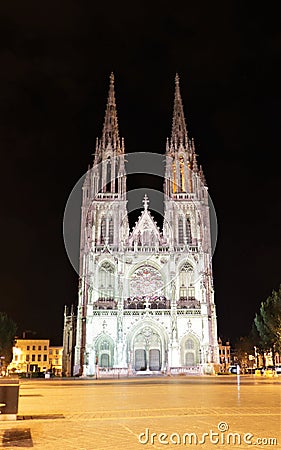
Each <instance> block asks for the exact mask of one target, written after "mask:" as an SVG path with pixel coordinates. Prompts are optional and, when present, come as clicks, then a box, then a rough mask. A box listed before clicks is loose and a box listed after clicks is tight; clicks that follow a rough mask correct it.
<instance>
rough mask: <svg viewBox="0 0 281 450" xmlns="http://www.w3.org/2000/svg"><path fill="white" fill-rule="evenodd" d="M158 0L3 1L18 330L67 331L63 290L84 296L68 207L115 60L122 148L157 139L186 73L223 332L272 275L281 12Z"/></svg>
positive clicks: (246, 320)
mask: <svg viewBox="0 0 281 450" xmlns="http://www.w3.org/2000/svg"><path fill="white" fill-rule="evenodd" d="M160 5H161V7H160V6H158V7H156V6H153V2H134V3H133V4H132V5H131V7H130V8H125V7H122V6H120V2H115V3H113V4H112V3H111V2H100V5H98V4H97V2H93V1H83V2H78V1H74V0H68V1H63V0H62V1H60V2H43V3H42V2H35V1H29V2H23V1H22V0H19V1H13V2H8V1H7V2H1V6H0V8H1V11H0V33H1V38H0V45H1V71H0V80H1V81H0V96H1V99H0V111H1V112H0V140H1V147H0V148H1V236H2V239H1V271H0V283H1V284H0V285H1V297H0V311H6V312H7V313H8V314H9V315H10V316H11V317H12V318H13V319H14V320H15V321H16V322H17V324H18V335H19V336H20V335H21V332H22V330H32V331H34V332H36V334H34V337H37V338H40V337H44V338H50V339H51V342H52V344H62V327H63V309H64V305H65V304H68V305H70V304H72V303H75V304H76V303H77V285H78V277H77V274H76V273H75V271H74V270H73V268H72V266H71V264H70V262H69V260H68V258H67V255H66V252H65V249H64V243H63V235H62V221H63V214H64V208H65V204H66V201H67V199H68V196H69V194H70V192H71V190H72V188H73V186H74V185H75V183H76V182H77V180H78V179H79V178H80V177H81V176H82V175H83V174H84V173H85V171H86V170H87V167H88V164H91V163H92V159H93V156H92V154H93V152H94V147H95V139H96V137H97V136H99V137H100V136H101V132H102V125H103V118H104V111H105V105H106V99H107V92H108V85H109V74H110V72H111V71H113V72H114V74H115V88H116V100H117V108H118V119H119V131H120V135H121V136H123V137H124V138H125V148H126V151H127V152H133V151H153V152H156V153H164V152H165V143H166V137H167V136H170V133H171V125H172V110H173V99H174V77H175V73H176V72H178V73H179V76H180V86H181V94H182V98H183V103H184V110H185V116H186V122H187V128H188V132H189V137H194V139H195V145H196V152H197V154H198V155H199V158H198V160H199V163H201V164H202V165H203V169H204V173H205V176H206V179H207V183H208V186H209V193H210V196H211V198H212V200H213V203H214V205H215V208H216V213H217V219H218V227H219V233H218V244H217V248H216V251H215V255H214V259H213V269H214V282H215V301H216V305H217V315H218V332H219V335H220V336H221V337H223V338H224V339H226V338H230V339H231V340H232V342H234V341H235V339H236V338H237V337H239V336H240V335H245V334H247V333H248V332H249V330H250V328H251V324H252V320H253V318H254V315H255V312H256V311H257V310H258V309H259V305H260V302H261V301H262V300H264V299H265V298H266V297H267V296H268V295H269V294H270V293H271V291H272V289H276V288H278V286H279V284H280V282H281V276H280V255H281V242H280V241H281V240H280V229H281V213H280V192H281V189H280V188H281V180H280V166H279V159H280V157H279V152H280V108H281V105H280V90H279V88H280V79H281V73H280V67H281V65H280V42H281V41H280V37H281V36H280V23H279V15H278V14H277V12H276V11H274V10H270V8H269V6H265V5H262V6H260V7H259V6H258V5H257V4H256V5H255V7H254V8H253V4H252V3H251V2H250V3H249V4H247V2H242V1H226V2H225V1H224V2H222V1H217V2H209V1H208V2H200V1H198V2H195V1H194V2H190V1H186V2H181V4H176V3H175V2H169V6H165V2H161V4H160ZM278 63H279V64H278ZM152 185H153V182H152ZM143 187H145V186H143Z"/></svg>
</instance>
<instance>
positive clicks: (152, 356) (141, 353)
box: [133, 326, 161, 371]
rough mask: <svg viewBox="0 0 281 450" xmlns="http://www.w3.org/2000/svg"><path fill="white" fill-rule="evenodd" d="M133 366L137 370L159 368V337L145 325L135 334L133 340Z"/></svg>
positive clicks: (157, 369)
mask: <svg viewBox="0 0 281 450" xmlns="http://www.w3.org/2000/svg"><path fill="white" fill-rule="evenodd" d="M133 348H134V352H133V354H134V368H135V370H136V371H139V370H151V371H159V370H161V338H160V336H159V334H158V333H157V332H155V331H154V330H153V329H152V328H151V327H149V326H147V327H144V328H142V329H141V331H140V332H139V333H138V334H137V335H136V337H135V339H134V342H133Z"/></svg>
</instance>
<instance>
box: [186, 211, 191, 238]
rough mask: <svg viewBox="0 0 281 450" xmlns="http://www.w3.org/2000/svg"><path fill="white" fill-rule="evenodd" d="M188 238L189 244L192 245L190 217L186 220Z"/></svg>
mask: <svg viewBox="0 0 281 450" xmlns="http://www.w3.org/2000/svg"><path fill="white" fill-rule="evenodd" d="M186 238H187V243H188V244H191V242H192V238H191V224H190V219H189V218H188V217H187V219H186Z"/></svg>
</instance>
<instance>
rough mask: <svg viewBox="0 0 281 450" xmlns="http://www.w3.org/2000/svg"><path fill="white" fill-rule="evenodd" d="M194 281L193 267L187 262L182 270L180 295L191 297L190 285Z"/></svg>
mask: <svg viewBox="0 0 281 450" xmlns="http://www.w3.org/2000/svg"><path fill="white" fill-rule="evenodd" d="M192 281H193V268H192V266H191V265H190V264H189V263H185V264H184V265H183V266H182V268H181V270H180V297H181V298H187V297H189V296H190V295H189V289H190V287H191V286H190V285H191V284H192Z"/></svg>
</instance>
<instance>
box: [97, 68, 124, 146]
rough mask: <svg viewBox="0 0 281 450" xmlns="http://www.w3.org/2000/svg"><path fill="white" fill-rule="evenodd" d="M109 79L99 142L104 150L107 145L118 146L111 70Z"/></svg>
mask: <svg viewBox="0 0 281 450" xmlns="http://www.w3.org/2000/svg"><path fill="white" fill-rule="evenodd" d="M109 79H110V84H109V92H108V99H107V105H106V110H105V117H104V123H103V131H102V138H101V144H102V147H103V149H104V150H106V149H107V148H108V147H111V148H112V149H116V148H117V149H119V148H120V139H119V131H118V120H117V109H116V101H115V90H114V75H113V73H112V72H111V74H110V78H109Z"/></svg>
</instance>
